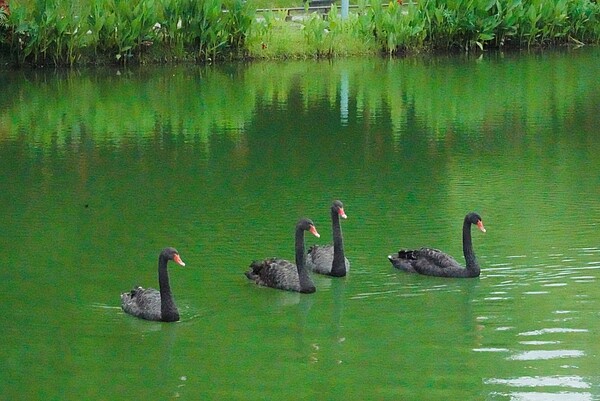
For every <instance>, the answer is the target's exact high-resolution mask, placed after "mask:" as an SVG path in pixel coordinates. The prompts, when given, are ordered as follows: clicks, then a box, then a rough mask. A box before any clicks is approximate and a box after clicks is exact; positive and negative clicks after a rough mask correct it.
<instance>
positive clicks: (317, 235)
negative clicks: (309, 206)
mask: <svg viewBox="0 0 600 401" xmlns="http://www.w3.org/2000/svg"><path fill="white" fill-rule="evenodd" d="M310 232H311V234H312V235H314V236H315V237H317V238H319V237H320V236H321V234H319V233H318V232H317V229H316V227H315V226H310Z"/></svg>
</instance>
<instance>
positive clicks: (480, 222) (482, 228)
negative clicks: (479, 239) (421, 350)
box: [477, 220, 485, 232]
mask: <svg viewBox="0 0 600 401" xmlns="http://www.w3.org/2000/svg"><path fill="white" fill-rule="evenodd" d="M477 228H479V229H480V230H481V232H485V227H484V226H483V222H482V221H481V220H479V221H478V222H477Z"/></svg>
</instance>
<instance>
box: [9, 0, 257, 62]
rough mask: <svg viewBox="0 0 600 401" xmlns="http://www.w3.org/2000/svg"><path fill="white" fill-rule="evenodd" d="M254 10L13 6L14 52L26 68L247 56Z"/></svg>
mask: <svg viewBox="0 0 600 401" xmlns="http://www.w3.org/2000/svg"><path fill="white" fill-rule="evenodd" d="M253 14H254V13H253V11H252V10H250V9H249V8H248V6H247V5H246V4H245V3H244V2H243V1H242V0H226V1H222V0H204V1H201V2H199V1H195V0H88V1H87V2H82V3H79V2H71V1H67V0H36V1H35V2H34V3H33V4H30V5H29V6H26V5H24V4H22V3H19V2H18V1H14V2H13V3H12V15H11V17H10V19H9V21H8V24H9V25H10V26H11V27H12V28H13V32H14V35H13V37H12V41H11V50H12V53H13V55H14V56H15V57H16V59H17V60H18V62H19V63H26V62H33V63H36V64H44V63H49V62H52V63H54V64H56V65H61V64H71V65H72V64H74V63H76V62H77V61H78V60H79V59H80V58H82V57H83V58H86V59H87V60H89V59H98V58H99V57H100V58H102V57H104V58H107V59H108V61H109V62H111V61H117V62H119V63H123V64H125V63H127V62H128V60H130V59H134V60H136V61H137V62H142V61H143V60H144V55H145V54H146V53H148V52H151V51H153V50H154V49H156V50H154V51H155V53H157V54H161V53H162V54H166V55H172V57H173V58H175V59H183V58H189V59H194V60H205V59H209V58H212V59H217V58H220V57H225V55H226V54H227V53H228V52H236V51H243V48H244V46H245V40H246V37H247V35H248V31H249V29H250V26H251V23H252V20H253Z"/></svg>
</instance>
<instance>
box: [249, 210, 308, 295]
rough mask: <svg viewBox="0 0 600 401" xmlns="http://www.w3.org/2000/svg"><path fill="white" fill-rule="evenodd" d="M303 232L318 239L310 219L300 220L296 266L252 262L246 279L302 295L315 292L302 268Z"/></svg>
mask: <svg viewBox="0 0 600 401" xmlns="http://www.w3.org/2000/svg"><path fill="white" fill-rule="evenodd" d="M304 231H310V232H311V233H312V234H313V235H314V236H316V237H320V235H319V233H318V232H317V229H316V228H315V224H314V223H313V222H312V221H311V220H310V219H300V221H298V224H296V264H295V265H294V264H293V263H291V262H288V261H287V260H284V259H277V258H271V259H265V260H260V261H254V262H252V263H251V264H250V270H249V271H247V272H246V277H248V278H249V279H250V280H254V281H255V282H256V284H259V285H264V286H267V287H273V288H278V289H280V290H288V291H297V292H303V293H312V292H315V291H316V289H315V285H314V284H313V282H312V280H311V279H310V277H309V276H308V272H307V271H306V269H305V267H304Z"/></svg>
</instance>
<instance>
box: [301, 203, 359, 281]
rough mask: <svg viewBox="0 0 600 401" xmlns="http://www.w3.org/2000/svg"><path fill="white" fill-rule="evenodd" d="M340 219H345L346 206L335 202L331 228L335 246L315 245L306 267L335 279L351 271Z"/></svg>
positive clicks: (309, 252) (310, 250)
mask: <svg viewBox="0 0 600 401" xmlns="http://www.w3.org/2000/svg"><path fill="white" fill-rule="evenodd" d="M340 217H341V218H343V219H345V218H347V217H348V216H346V213H344V204H343V203H342V202H341V201H339V200H336V201H333V203H332V204H331V227H332V231H333V245H324V246H319V245H314V246H312V247H310V248H309V249H308V255H306V267H307V268H308V269H309V270H312V271H314V272H315V273H319V274H326V275H328V276H333V277H344V276H345V275H346V274H347V273H348V271H349V270H350V261H349V260H348V259H347V258H346V257H345V256H344V238H343V237H342V227H341V226H340Z"/></svg>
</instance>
